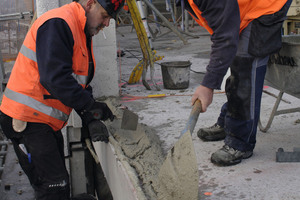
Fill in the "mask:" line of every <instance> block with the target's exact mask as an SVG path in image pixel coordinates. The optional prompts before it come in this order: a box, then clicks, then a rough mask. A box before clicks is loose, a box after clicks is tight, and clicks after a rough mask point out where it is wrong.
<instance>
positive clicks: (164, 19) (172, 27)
mask: <svg viewBox="0 0 300 200" xmlns="http://www.w3.org/2000/svg"><path fill="white" fill-rule="evenodd" d="M144 2H145V3H146V4H147V6H149V7H150V8H151V9H152V10H153V11H154V12H155V13H156V14H157V15H158V16H159V17H160V18H161V19H162V20H163V22H165V23H166V25H167V27H168V28H169V29H171V30H172V31H173V32H174V33H175V34H176V35H177V36H178V37H179V38H180V39H181V40H182V41H183V44H187V43H188V42H187V41H186V39H184V37H183V36H182V35H181V34H180V32H179V31H178V30H177V29H176V28H175V27H174V26H172V25H171V24H170V22H169V21H168V20H167V19H166V18H165V17H164V16H163V15H162V14H161V13H160V12H159V11H158V10H157V8H155V6H154V5H153V4H152V3H150V2H149V1H147V0H145V1H144Z"/></svg>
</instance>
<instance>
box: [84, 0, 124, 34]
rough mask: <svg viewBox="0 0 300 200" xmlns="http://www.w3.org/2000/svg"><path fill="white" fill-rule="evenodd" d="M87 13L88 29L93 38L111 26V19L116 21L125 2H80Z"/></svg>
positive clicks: (90, 0) (106, 0)
mask: <svg viewBox="0 0 300 200" xmlns="http://www.w3.org/2000/svg"><path fill="white" fill-rule="evenodd" d="M79 2H80V3H81V5H82V6H83V7H84V9H85V11H86V17H87V28H88V31H89V34H90V35H91V36H94V35H96V34H97V33H98V32H99V31H100V30H102V29H103V28H104V27H107V26H109V21H110V19H111V18H114V19H116V17H117V14H118V12H119V11H120V10H121V8H122V7H123V5H124V0H80V1H79Z"/></svg>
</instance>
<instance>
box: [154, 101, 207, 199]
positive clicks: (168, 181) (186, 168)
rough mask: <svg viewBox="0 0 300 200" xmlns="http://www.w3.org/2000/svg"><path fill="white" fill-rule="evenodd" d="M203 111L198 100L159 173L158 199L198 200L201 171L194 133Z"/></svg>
mask: <svg viewBox="0 0 300 200" xmlns="http://www.w3.org/2000/svg"><path fill="white" fill-rule="evenodd" d="M200 112H201V102H200V101H199V100H197V101H196V102H195V104H194V106H193V108H192V111H191V113H190V116H189V118H188V121H187V123H186V126H185V128H184V129H183V131H182V132H181V134H180V139H179V140H178V141H177V142H176V143H175V145H174V146H173V147H172V149H171V150H170V151H169V152H168V154H167V157H166V160H165V161H164V163H163V164H162V167H161V169H160V171H159V175H158V179H159V180H158V184H159V189H158V200H182V199H188V200H197V199H198V184H199V173H198V165H197V158H196V153H195V150H194V144H193V141H192V133H193V130H194V128H195V125H196V122H197V120H198V117H199V114H200Z"/></svg>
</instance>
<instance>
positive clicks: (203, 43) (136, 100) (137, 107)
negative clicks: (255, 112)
mask: <svg viewBox="0 0 300 200" xmlns="http://www.w3.org/2000/svg"><path fill="white" fill-rule="evenodd" d="M117 30H118V33H122V35H124V36H122V35H121V34H118V33H117V40H118V42H117V43H118V46H120V48H121V49H122V50H123V51H124V52H125V53H126V55H125V56H124V57H121V58H120V59H119V60H118V65H119V69H120V72H121V73H120V79H121V80H122V82H123V85H122V87H121V86H120V88H121V94H122V96H123V99H122V104H123V105H126V106H128V107H129V108H130V110H132V111H134V112H135V113H137V114H138V115H139V122H140V123H144V124H147V126H149V127H151V128H153V129H154V130H155V133H156V134H157V135H158V136H159V138H160V140H161V141H162V147H163V150H164V152H165V153H166V152H167V151H168V150H169V149H170V148H171V147H172V146H173V144H174V143H175V142H176V141H177V140H178V136H179V134H180V131H181V130H182V129H183V128H184V125H185V123H186V120H187V118H188V116H189V113H190V111H191V106H190V99H191V95H192V94H193V92H194V90H195V88H196V87H197V86H198V85H199V84H200V82H201V79H202V77H203V73H202V72H205V68H206V65H207V64H208V61H209V60H208V59H209V52H210V44H211V42H210V39H209V36H201V37H199V38H191V37H189V38H188V42H189V44H188V45H183V43H182V41H181V40H180V39H179V38H177V37H176V35H175V34H173V33H169V34H167V35H164V36H163V37H159V38H157V39H155V40H154V41H153V46H154V49H155V50H157V54H159V55H161V56H164V59H163V60H162V61H160V62H166V61H186V60H190V61H191V62H192V65H191V69H192V70H193V71H191V72H190V73H191V74H190V85H189V88H187V89H185V90H167V89H164V87H163V85H162V81H163V80H162V75H161V70H160V65H159V64H155V81H156V82H157V83H158V85H159V86H160V88H161V91H156V90H146V89H145V87H144V86H143V85H142V84H141V83H139V84H134V85H128V84H127V83H126V81H128V79H129V76H130V73H131V71H132V69H133V68H134V66H135V65H136V64H137V63H138V61H139V60H138V59H141V57H142V54H141V50H140V47H139V44H138V41H137V39H136V35H135V32H134V31H133V32H131V27H128V26H127V27H118V28H117ZM162 30H163V32H164V31H165V32H166V31H167V30H166V29H162ZM190 31H191V33H192V34H198V35H200V34H202V35H203V34H205V31H204V30H203V29H202V28H201V27H199V26H195V27H194V28H193V29H190ZM137 58H138V59H137ZM194 71H196V72H199V73H196V72H194ZM149 74H150V72H149V69H148V76H147V77H148V78H149ZM266 85H267V83H266ZM266 90H267V91H268V92H271V93H274V94H276V95H277V94H278V93H279V91H278V90H276V89H274V88H271V87H268V88H266ZM216 93H218V94H215V95H214V100H213V103H212V104H211V106H210V107H209V108H208V110H207V112H206V113H202V114H200V116H199V120H198V123H197V125H196V127H195V131H194V134H193V142H194V147H195V150H196V154H197V159H198V167H199V174H200V181H199V199H215V200H217V199H222V200H224V199H254V200H256V199H274V200H277V199H278V200H279V199H287V200H289V199H300V191H299V189H298V186H299V184H300V179H299V178H298V176H297V175H298V174H299V172H300V163H277V162H276V161H275V155H276V151H277V149H278V148H280V147H282V148H283V149H284V150H285V151H293V147H300V142H299V141H300V140H299V139H300V134H299V132H300V131H299V126H300V125H299V117H300V115H299V113H290V114H284V115H279V116H276V117H275V119H274V121H273V123H272V125H271V128H270V129H269V131H268V132H267V133H262V132H261V131H258V134H257V146H256V148H255V150H254V155H253V157H251V158H250V159H248V160H243V162H242V163H241V164H239V165H236V166H231V167H217V166H215V165H213V164H212V163H211V162H210V156H211V154H212V153H213V152H215V151H216V150H217V149H219V148H220V147H222V145H223V142H222V141H221V142H203V141H201V140H200V139H199V138H198V137H197V135H196V131H197V130H198V129H199V128H201V127H207V126H210V125H212V124H214V123H215V122H216V119H217V117H218V115H219V111H220V108H221V106H222V105H223V103H224V102H225V101H226V96H225V94H224V93H222V92H219V91H216ZM153 94H165V95H166V97H161V98H149V96H148V95H153ZM125 97H129V98H125ZM262 98H263V99H262V112H261V119H262V122H263V124H266V121H267V119H268V118H269V116H270V113H271V111H272V108H273V106H274V103H275V100H276V99H275V98H274V97H273V96H270V95H268V94H265V93H264V94H263V97H262ZM283 99H285V100H286V102H281V104H280V106H279V108H280V109H281V108H293V107H297V106H299V105H300V104H299V103H300V100H299V99H297V98H295V97H293V96H290V95H286V94H285V95H284V97H283ZM289 102H290V103H289Z"/></svg>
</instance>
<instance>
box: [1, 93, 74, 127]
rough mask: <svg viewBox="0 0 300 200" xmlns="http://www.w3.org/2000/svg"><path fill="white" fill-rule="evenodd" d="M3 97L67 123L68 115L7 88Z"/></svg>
mask: <svg viewBox="0 0 300 200" xmlns="http://www.w3.org/2000/svg"><path fill="white" fill-rule="evenodd" d="M4 95H5V96H6V97H7V98H9V99H11V100H13V101H16V102H18V103H21V104H23V105H26V106H28V107H30V108H33V109H35V110H37V111H39V112H41V113H44V114H46V115H48V116H51V117H53V118H55V119H58V120H61V121H67V120H68V117H69V116H68V115H67V114H65V113H63V112H62V111H60V110H57V109H55V108H53V107H50V106H47V105H45V104H43V103H41V102H39V101H37V100H35V99H33V98H31V97H29V96H26V95H24V94H21V93H18V92H15V91H13V90H11V89H9V88H6V89H5V91H4Z"/></svg>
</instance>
